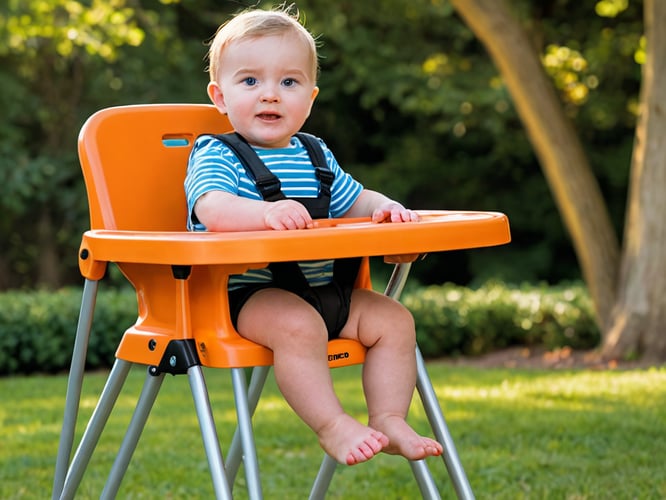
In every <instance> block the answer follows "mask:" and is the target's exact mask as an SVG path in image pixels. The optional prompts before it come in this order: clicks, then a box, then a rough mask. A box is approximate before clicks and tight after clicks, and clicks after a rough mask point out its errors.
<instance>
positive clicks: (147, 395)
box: [100, 373, 164, 499]
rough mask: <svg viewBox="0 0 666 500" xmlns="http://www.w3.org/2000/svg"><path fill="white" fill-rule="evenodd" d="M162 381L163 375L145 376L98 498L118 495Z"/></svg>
mask: <svg viewBox="0 0 666 500" xmlns="http://www.w3.org/2000/svg"><path fill="white" fill-rule="evenodd" d="M163 380H164V373H161V374H160V375H157V376H153V375H151V374H150V373H148V374H147V375H146V381H145V382H144V385H143V389H142V391H141V395H140V396H139V399H138V401H137V404H136V407H135V409H134V413H133V414H132V420H131V421H130V423H129V426H128V427H127V432H126V433H125V437H124V438H123V442H122V444H121V445H120V449H119V451H118V455H117V456H116V459H115V461H114V462H113V467H112V468H111V472H110V473H109V477H108V479H107V481H106V484H105V485H104V490H103V491H102V494H101V495H100V498H103V499H107V498H115V497H116V495H117V494H118V489H119V488H120V483H121V481H122V480H123V477H124V476H125V473H126V472H127V467H128V465H129V462H130V460H131V458H132V455H133V454H134V451H135V450H136V446H137V444H138V442H139V438H140V437H141V433H142V432H143V429H144V427H145V425H146V422H147V420H148V416H149V415H150V411H151V409H152V408H153V405H154V404H155V399H156V398H157V394H158V393H159V391H160V387H161V386H162V381H163Z"/></svg>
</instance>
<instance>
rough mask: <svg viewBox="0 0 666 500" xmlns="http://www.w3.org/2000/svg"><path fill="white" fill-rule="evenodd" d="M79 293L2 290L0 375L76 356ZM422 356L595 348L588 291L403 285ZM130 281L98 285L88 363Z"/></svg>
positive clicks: (128, 309)
mask: <svg viewBox="0 0 666 500" xmlns="http://www.w3.org/2000/svg"><path fill="white" fill-rule="evenodd" d="M80 300H81V294H80V291H79V290H78V289H74V288H67V289H62V290H59V291H57V292H53V293H49V292H46V291H38V292H18V291H10V292H6V293H2V294H0V375H7V374H14V373H34V372H59V371H62V370H66V369H67V368H68V367H69V364H70V361H71V352H72V348H73V346H74V337H75V332H76V325H77V318H78V315H79V307H80ZM403 302H404V304H405V305H406V306H407V307H408V308H409V309H410V310H411V311H412V313H413V315H414V319H415V321H416V325H417V338H418V342H419V346H420V348H421V351H422V352H423V354H424V356H427V357H440V356H456V355H460V354H465V355H476V354H481V353H485V352H488V351H492V350H494V349H498V348H502V347H506V346H510V345H544V346H546V347H548V348H555V347H562V346H569V347H573V348H592V347H594V346H595V345H596V344H597V342H598V340H599V334H598V330H597V328H596V325H595V323H594V317H593V313H592V307H591V303H590V299H589V297H588V295H587V292H586V291H585V289H584V288H583V287H582V286H581V285H579V284H574V285H571V286H561V287H556V288H548V287H546V286H540V287H531V286H528V285H525V286H523V287H520V288H515V287H508V286H506V285H503V284H500V283H489V284H487V285H485V286H483V287H481V288H479V289H476V290H472V289H468V288H464V287H459V286H455V285H451V284H447V285H444V286H431V287H427V288H415V289H412V290H411V291H408V292H405V293H404V296H403ZM136 314H137V313H136V298H135V295H134V292H133V291H132V290H130V289H109V288H108V287H106V288H105V289H103V290H100V292H99V294H98V298H97V302H96V307H95V315H94V321H93V329H92V332H91V336H90V343H89V347H88V357H87V366H88V368H90V369H95V368H102V367H108V366H110V365H111V363H112V362H113V355H114V352H115V349H116V348H117V346H118V343H119V341H120V338H121V336H122V334H123V332H124V331H125V329H127V328H128V327H129V326H131V325H132V324H134V322H135V321H136Z"/></svg>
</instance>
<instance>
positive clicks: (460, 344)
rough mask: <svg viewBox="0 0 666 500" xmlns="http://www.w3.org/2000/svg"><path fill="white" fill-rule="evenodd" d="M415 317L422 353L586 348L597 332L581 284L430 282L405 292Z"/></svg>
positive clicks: (592, 342) (598, 336)
mask: <svg viewBox="0 0 666 500" xmlns="http://www.w3.org/2000/svg"><path fill="white" fill-rule="evenodd" d="M403 303H404V304H405V305H406V306H407V307H408V308H409V309H410V310H411V311H412V314H413V315H414V319H415V321H416V328H417V332H416V334H417V339H418V343H419V347H420V349H421V351H422V353H423V355H424V356H427V357H435V356H442V355H478V354H483V353H485V352H489V351H492V350H495V349H500V348H503V347H508V346H512V345H536V344H540V345H544V346H546V347H548V348H555V347H563V346H569V347H572V348H574V349H589V348H592V347H594V346H596V345H597V344H598V342H599V339H600V333H599V330H598V327H597V325H596V323H595V320H594V312H593V308H592V302H591V300H590V298H589V295H588V293H587V290H586V289H585V288H584V286H583V285H581V284H573V285H568V286H567V285H563V286H558V287H547V286H545V285H542V286H539V287H534V286H531V285H523V286H522V287H519V288H517V287H510V286H507V285H505V284H501V283H487V284H486V285H484V286H483V287H481V288H479V289H476V290H472V289H469V288H464V287H460V286H456V285H450V284H447V285H442V286H431V287H427V288H421V289H417V290H414V291H412V292H410V293H407V294H405V295H403Z"/></svg>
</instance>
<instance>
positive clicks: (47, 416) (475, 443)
mask: <svg viewBox="0 0 666 500" xmlns="http://www.w3.org/2000/svg"><path fill="white" fill-rule="evenodd" d="M428 370H429V372H430V374H431V378H432V379H433V383H434V385H435V388H436V391H437V394H438V395H439V398H440V401H441V403H442V406H443V408H444V412H445V416H446V418H447V422H448V424H449V428H450V431H451V434H452V435H453V438H454V440H455V442H456V445H457V448H458V452H459V454H460V457H461V459H462V462H463V465H464V467H465V470H466V471H467V474H468V476H469V479H470V482H471V485H472V488H473V490H474V492H475V494H476V496H477V498H479V499H485V498H492V499H521V498H526V499H527V498H529V499H551V498H552V499H588V498H589V499H593V498H595V499H596V498H598V499H652V498H654V499H661V498H666V474H665V471H666V469H665V463H666V441H665V439H666V368H659V369H648V370H630V371H587V370H586V371H582V370H581V371H545V370H508V369H483V370H481V369H477V368H473V367H468V366H452V365H450V364H446V363H437V362H431V363H429V364H428ZM206 377H207V384H208V388H209V390H210V392H211V399H212V404H213V408H214V413H215V419H216V422H217V424H218V432H219V435H220V439H221V440H222V441H223V452H224V449H225V446H224V442H226V440H227V439H229V436H230V435H231V433H232V431H233V422H234V416H235V411H234V406H233V401H232V399H231V397H230V385H231V384H230V380H229V378H230V377H229V374H228V372H226V371H221V370H208V371H206ZM334 377H335V380H336V387H337V388H338V393H339V394H340V395H341V397H342V400H343V403H344V404H345V406H346V407H347V409H348V410H349V411H350V412H351V413H352V414H354V415H356V416H357V417H358V418H359V419H363V418H364V402H363V397H362V393H361V389H360V369H359V367H352V368H346V369H340V370H335V371H334ZM105 378H106V374H91V375H88V376H87V378H86V382H85V386H84V397H83V402H82V408H81V412H80V418H81V421H83V420H84V419H85V420H87V418H88V416H89V415H90V413H91V412H92V409H93V407H94V405H95V402H96V398H97V394H99V391H100V390H101V387H102V386H103V384H104V381H105ZM143 378H144V371H143V370H140V369H136V370H133V371H132V372H131V374H130V377H129V380H128V383H127V385H126V387H125V390H124V391H123V393H122V394H121V396H120V400H119V405H118V406H117V407H116V410H115V411H114V413H113V414H112V416H111V419H110V421H109V424H108V425H107V428H106V430H105V433H104V434H103V436H102V439H101V440H100V443H99V445H98V448H97V450H96V454H95V455H94V456H93V461H92V463H91V466H90V468H89V469H88V471H87V473H86V475H85V476H84V479H83V483H82V485H81V487H80V488H79V492H78V496H77V498H85V499H88V498H98V497H99V494H100V493H101V490H102V488H103V485H104V481H105V479H106V474H107V473H108V470H109V467H110V466H111V463H112V461H113V458H114V455H115V453H116V450H117V447H118V445H119V442H120V439H121V436H122V434H123V432H124V428H125V426H126V424H127V422H128V421H129V418H130V416H131V412H132V410H133V405H134V403H135V400H136V396H137V395H138V394H139V392H140V389H141V385H142V383H143ZM65 387H66V378H65V377H64V376H54V377H48V376H33V377H14V378H4V379H0V394H2V405H1V406H0V419H1V422H2V425H1V426H0V443H1V444H0V498H1V499H3V500H11V499H23V498H29V499H32V498H35V499H45V498H50V491H51V483H52V476H53V471H54V464H55V456H56V453H57V447H58V437H59V433H60V426H61V421H62V412H63V405H64V396H65ZM410 421H411V422H412V424H413V425H414V426H415V427H416V428H417V429H418V430H419V431H420V432H424V433H427V432H428V430H427V422H426V421H425V417H424V415H423V412H422V411H421V410H420V407H419V405H417V404H414V405H413V409H412V412H411V414H410ZM255 429H256V439H257V443H258V448H259V450H258V451H259V457H260V467H261V471H262V475H263V489H264V495H265V497H266V498H269V499H270V498H279V499H301V498H307V494H308V492H309V488H310V485H311V481H312V479H313V478H314V476H315V474H316V472H317V469H318V467H319V461H320V459H321V455H322V452H321V450H320V449H319V447H318V445H317V441H316V439H315V437H314V435H313V434H312V433H311V432H310V431H309V429H307V428H306V427H305V426H304V424H302V423H301V422H300V420H299V419H298V418H297V417H296V416H295V415H294V414H293V413H292V412H291V410H290V409H289V408H288V407H287V406H286V404H285V403H284V402H283V400H282V398H281V397H280V395H279V393H278V391H277V389H276V387H275V383H274V381H273V379H272V377H271V378H269V384H268V386H267V388H266V391H265V394H264V398H263V400H262V402H261V404H260V407H259V410H258V415H257V417H256V418H255ZM79 432H82V429H79ZM429 464H430V466H431V469H432V470H433V472H434V475H435V477H436V480H437V482H438V484H439V485H440V489H441V491H442V496H443V497H444V498H455V494H454V492H453V490H452V488H451V485H450V483H449V481H448V476H447V474H446V469H445V467H444V465H443V463H442V461H441V460H440V459H430V460H429ZM243 483H244V481H243V478H242V470H241V474H240V475H239V481H238V482H237V484H236V488H235V492H234V493H235V498H240V499H243V498H246V497H247V495H246V493H245V491H244V489H243ZM212 497H213V493H212V486H211V481H210V478H209V475H208V469H207V462H206V458H205V454H204V451H203V446H202V443H201V438H200V435H199V428H198V423H197V420H196V414H195V412H194V407H193V403H192V399H191V395H190V389H189V384H188V382H187V378H186V377H170V376H167V378H166V379H165V381H164V384H163V386H162V391H161V393H160V395H159V397H158V399H157V403H156V405H155V408H154V409H153V412H152V414H151V417H150V419H149V421H148V425H147V427H146V429H145V431H144V433H143V436H142V438H141V441H140V442H139V447H138V450H137V452H136V453H135V455H134V458H133V460H132V462H131V463H130V467H129V471H128V474H127V475H126V477H125V480H124V481H123V484H122V486H121V490H120V493H119V498H127V499H142V498H146V499H148V498H150V499H153V498H155V499H158V498H159V499H180V498H183V499H195V498H202V499H209V498H212ZM418 497H419V493H418V489H417V488H416V486H415V484H414V482H413V481H412V479H411V472H410V469H409V467H408V466H407V464H406V463H405V462H404V461H403V460H402V459H400V458H397V457H393V456H387V455H380V456H378V457H376V458H375V459H373V460H371V461H370V462H368V463H366V464H362V465H359V466H356V467H339V468H338V471H337V473H336V475H335V477H334V479H333V483H332V485H331V491H330V494H329V496H328V498H332V499H333V498H340V499H342V498H344V499H356V498H358V499H364V500H372V499H401V498H405V499H412V498H418Z"/></svg>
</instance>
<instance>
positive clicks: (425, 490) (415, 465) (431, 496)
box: [409, 460, 442, 500]
mask: <svg viewBox="0 0 666 500" xmlns="http://www.w3.org/2000/svg"><path fill="white" fill-rule="evenodd" d="M409 465H410V467H411V468H412V473H413V474H414V479H416V484H417V485H418V487H419V491H420V492H421V498H425V499H427V500H440V499H441V498H442V497H441V495H440V494H439V490H438V489H437V485H436V484H435V481H434V479H433V478H432V474H431V473H430V469H428V465H427V464H426V461H425V460H410V461H409Z"/></svg>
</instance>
